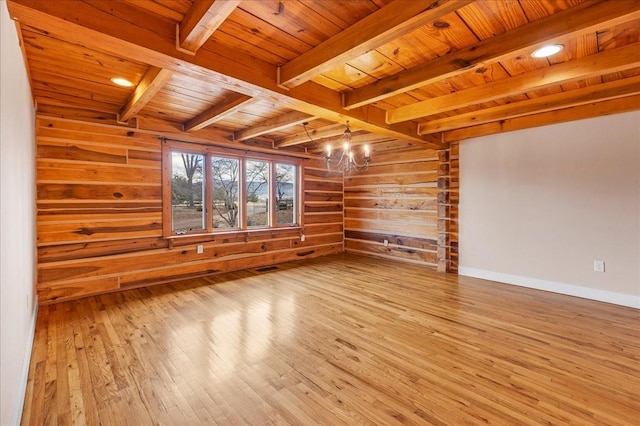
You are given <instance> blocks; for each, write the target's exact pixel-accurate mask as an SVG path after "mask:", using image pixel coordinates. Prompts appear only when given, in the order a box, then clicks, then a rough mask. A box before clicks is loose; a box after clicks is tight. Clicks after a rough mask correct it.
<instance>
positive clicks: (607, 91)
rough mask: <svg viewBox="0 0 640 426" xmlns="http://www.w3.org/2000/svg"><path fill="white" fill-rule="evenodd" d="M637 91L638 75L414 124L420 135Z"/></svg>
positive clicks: (598, 100)
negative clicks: (416, 125) (417, 124)
mask: <svg viewBox="0 0 640 426" xmlns="http://www.w3.org/2000/svg"><path fill="white" fill-rule="evenodd" d="M637 94H640V76H637V77H631V78H625V79H622V80H615V81H611V82H608V83H603V84H598V85H595V86H588V87H583V88H581V89H576V90H570V91H568V92H562V93H556V94H553V95H549V96H543V97H540V98H534V99H529V100H526V101H521V102H515V103H512V104H506V105H500V106H497V107H493V108H486V109H482V110H480V111H474V112H469V113H466V114H459V115H454V116H451V117H446V118H441V119H439V120H431V121H429V122H426V123H421V124H420V125H419V126H418V129H419V130H418V132H419V133H421V134H428V133H437V132H444V131H449V130H453V129H460V128H462V127H470V126H477V125H479V124H484V123H490V122H492V121H499V120H506V119H510V118H516V117H521V116H524V115H530V114H537V113H541V112H546V111H554V110H557V109H564V108H570V107H574V106H579V105H586V104H590V103H594V102H602V101H605V100H609V99H616V98H620V97H624V96H631V95H637Z"/></svg>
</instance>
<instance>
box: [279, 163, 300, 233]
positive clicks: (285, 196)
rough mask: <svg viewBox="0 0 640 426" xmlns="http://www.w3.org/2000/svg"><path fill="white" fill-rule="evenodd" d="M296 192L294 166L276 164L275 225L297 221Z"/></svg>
mask: <svg viewBox="0 0 640 426" xmlns="http://www.w3.org/2000/svg"><path fill="white" fill-rule="evenodd" d="M296 194H297V190H296V166H294V165H292V164H279V163H278V164H276V205H277V206H278V214H277V215H276V224H277V225H291V224H294V223H296V222H297V219H296V217H297V215H296V204H297V200H296V198H297V197H296Z"/></svg>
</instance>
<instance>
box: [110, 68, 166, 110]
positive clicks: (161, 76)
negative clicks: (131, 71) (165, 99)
mask: <svg viewBox="0 0 640 426" xmlns="http://www.w3.org/2000/svg"><path fill="white" fill-rule="evenodd" d="M171 75H173V71H170V70H166V69H162V68H158V67H150V68H149V69H148V70H147V72H146V73H145V74H144V77H142V80H140V83H138V85H137V86H136V88H135V89H134V91H133V92H132V93H131V95H129V98H127V101H126V102H125V104H124V105H123V106H122V108H120V113H119V114H118V120H120V121H122V122H126V121H129V119H130V118H131V117H133V116H134V115H136V114H137V113H139V112H140V110H141V109H142V108H144V106H145V105H146V104H147V103H148V102H149V101H150V100H151V99H153V97H154V96H155V95H156V93H158V92H159V91H160V89H162V87H163V86H164V85H165V84H166V83H167V82H168V81H169V79H170V78H171Z"/></svg>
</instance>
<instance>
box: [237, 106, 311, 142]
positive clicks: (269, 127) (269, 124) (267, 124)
mask: <svg viewBox="0 0 640 426" xmlns="http://www.w3.org/2000/svg"><path fill="white" fill-rule="evenodd" d="M316 118H317V117H313V116H310V115H309V114H305V113H303V112H298V111H292V112H289V113H286V114H283V115H280V116H278V117H274V118H272V119H270V120H265V121H263V122H262V123H260V124H258V125H256V126H253V127H250V128H248V129H243V130H238V131H236V132H234V133H233V137H232V140H234V141H238V142H241V141H245V140H247V139H251V138H255V137H258V136H262V135H264V134H267V133H271V132H277V131H279V130H282V129H286V128H288V127H292V126H297V125H299V124H302V123H305V122H310V121H313V120H315V119H316Z"/></svg>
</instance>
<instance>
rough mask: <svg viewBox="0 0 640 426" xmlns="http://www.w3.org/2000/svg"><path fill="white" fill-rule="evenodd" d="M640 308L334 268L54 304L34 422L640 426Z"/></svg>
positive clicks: (241, 275)
mask: <svg viewBox="0 0 640 426" xmlns="http://www.w3.org/2000/svg"><path fill="white" fill-rule="evenodd" d="M639 413H640V316H639V312H638V311H637V310H635V309H631V308H624V307H619V306H614V305H609V304H605V303H598V302H593V301H588V300H583V299H578V298H572V297H567V296H561V295H556V294H552V293H545V292H540V291H534V290H528V289H523V288H519V287H515V286H509V285H503V284H497V283H493V282H489V281H482V280H477V279H471V278H465V277H457V276H454V275H442V274H437V273H435V272H431V271H429V270H427V269H425V268H422V267H419V266H413V265H407V264H401V263H395V262H391V261H385V260H379V259H373V258H366V257H359V256H348V255H339V256H330V257H325V258H319V259H315V260H311V261H301V262H297V263H291V264H286V265H279V266H278V267H277V269H273V270H269V271H243V272H237V273H230V274H225V275H220V276H213V277H208V278H200V279H194V280H189V281H186V282H182V283H175V284H170V285H161V286H155V287H150V288H145V289H138V290H131V291H127V292H122V293H115V294H111V295H103V296H99V297H90V298H85V299H81V300H77V301H73V302H66V303H60V304H56V305H49V306H41V307H40V312H39V316H38V322H37V327H36V339H35V343H34V353H33V356H32V364H31V370H30V375H29V382H28V389H27V396H26V403H25V410H24V415H23V424H34V425H41V424H59V425H67V424H89V425H94V424H95V425H97V424H103V425H126V424H130V425H146V424H163V425H199V424H205V425H211V424H222V425H226V424H252V425H263V424H303V425H312V424H325V425H334V424H348V425H353V424H381V425H385V424H389V425H398V424H434V425H438V424H446V425H462V424H486V423H489V424H508V425H516V424H578V425H587V424H608V425H637V424H639V422H640V420H639Z"/></svg>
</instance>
